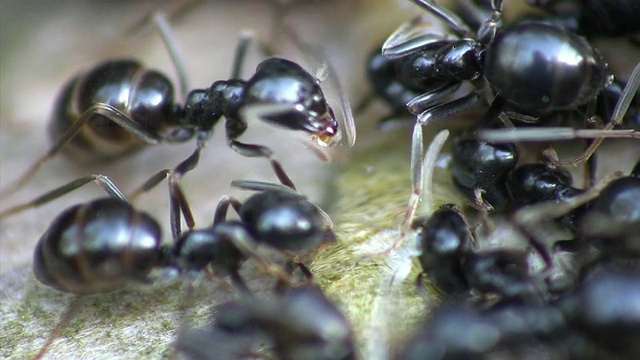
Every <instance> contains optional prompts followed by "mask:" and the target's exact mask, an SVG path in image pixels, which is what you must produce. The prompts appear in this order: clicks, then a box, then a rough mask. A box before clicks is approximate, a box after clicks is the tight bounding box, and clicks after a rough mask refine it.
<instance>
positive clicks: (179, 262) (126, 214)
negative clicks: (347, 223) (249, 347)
mask: <svg viewBox="0 0 640 360" xmlns="http://www.w3.org/2000/svg"><path fill="white" fill-rule="evenodd" d="M91 181H94V182H96V183H97V184H98V185H100V186H101V187H102V188H103V189H104V190H105V191H106V192H107V193H108V194H109V195H111V196H110V197H108V198H101V199H97V200H93V201H90V202H87V203H84V204H80V205H76V206H73V207H71V208H69V209H67V210H65V211H64V212H62V213H61V214H60V215H59V216H58V217H57V218H56V219H54V220H53V222H52V224H51V225H50V226H49V228H48V230H47V231H46V232H45V233H44V235H43V236H42V237H41V238H40V240H39V241H38V244H37V245H36V248H35V251H34V263H33V271H34V274H35V276H36V279H38V281H40V282H41V283H42V284H44V285H46V286H49V287H52V288H54V289H56V290H59V291H64V292H70V293H74V294H79V295H87V294H96V293H104V292H111V291H116V290H120V289H122V288H124V287H125V286H127V285H129V284H131V283H133V282H151V281H152V279H151V277H150V274H151V271H152V270H154V269H157V268H177V269H178V270H180V271H184V272H187V273H194V272H195V273H201V272H202V270H206V269H211V270H213V272H214V273H218V274H222V275H227V274H228V275H229V276H230V277H231V280H232V282H233V284H234V285H235V287H236V288H237V289H238V290H239V291H241V292H242V293H243V294H249V295H250V294H251V292H250V290H249V289H248V287H247V286H246V284H245V282H244V280H243V279H242V278H241V276H240V273H239V270H240V267H241V265H242V263H243V262H244V261H245V260H246V259H247V258H255V259H257V260H259V261H260V262H261V265H262V266H263V268H264V269H265V270H266V271H268V272H270V273H271V274H273V275H275V276H276V277H278V278H279V279H280V281H288V279H287V275H286V274H285V273H284V272H283V270H281V269H279V268H277V267H275V268H274V267H273V266H271V265H270V264H269V262H267V261H266V260H264V259H263V257H262V256H261V255H259V254H258V253H257V252H256V251H255V247H256V246H257V244H260V243H264V244H266V245H267V246H268V247H271V248H274V249H277V250H282V251H294V252H300V251H303V250H310V249H312V248H315V247H317V246H318V245H319V243H320V242H322V240H324V239H327V238H331V234H332V233H331V230H330V226H331V225H330V220H328V217H327V216H326V214H325V213H324V212H323V211H322V210H320V209H319V208H318V207H317V206H315V205H314V204H312V203H311V202H309V201H308V200H307V199H306V198H305V197H304V196H302V195H300V194H298V193H297V192H295V191H294V190H293V189H292V188H290V187H287V186H285V185H278V184H269V183H261V182H252V181H241V182H235V183H234V186H238V187H242V188H246V189H253V190H258V191H259V192H258V193H256V194H254V195H252V196H251V197H249V198H248V199H247V200H246V201H245V203H244V204H242V203H240V202H239V201H238V200H236V199H234V198H230V197H224V198H223V199H222V200H221V201H220V203H219V204H218V207H217V209H216V212H215V215H214V219H213V224H212V225H211V227H208V228H204V229H197V230H193V229H192V227H193V218H192V216H191V213H190V210H189V206H188V204H187V202H186V198H185V196H184V194H182V192H181V190H180V187H179V186H176V187H175V188H173V191H174V192H173V193H172V201H175V202H178V203H179V204H178V205H177V206H174V207H172V212H175V213H177V214H172V217H174V218H179V217H180V214H179V212H180V209H182V216H184V218H185V220H186V222H187V224H189V225H190V226H189V227H190V229H189V230H187V231H185V232H183V233H181V234H180V235H179V236H176V235H175V234H179V233H180V230H179V229H174V228H173V227H174V226H175V224H174V222H173V221H172V233H173V234H174V236H173V238H174V242H173V244H170V245H161V240H162V234H161V229H160V225H159V224H158V223H157V222H156V221H155V220H154V219H153V218H152V217H150V216H149V215H147V214H146V213H144V212H141V211H138V210H136V209H135V208H134V207H133V206H132V205H130V204H129V203H128V202H127V200H126V198H125V197H124V195H122V193H121V191H120V190H119V189H118V188H117V187H116V186H115V185H114V184H113V183H112V182H111V181H110V180H109V179H108V178H107V177H105V176H102V175H91V176H87V177H84V178H80V179H77V180H75V181H72V182H70V183H69V184H66V185H63V186H61V187H59V188H57V189H54V190H52V191H50V192H48V193H46V194H44V195H42V196H40V197H39V198H37V199H35V200H33V201H31V202H29V203H28V204H27V205H25V206H23V208H28V207H33V206H39V205H42V204H44V203H47V202H49V201H52V200H54V199H56V198H57V197H59V196H62V195H64V194H66V193H68V192H70V191H72V190H74V189H77V188H79V187H81V186H83V185H85V184H87V183H89V182H91ZM229 206H232V207H233V208H234V209H235V210H236V211H237V212H238V214H239V216H240V220H238V221H234V220H227V219H226V215H227V211H228V207H229ZM300 267H301V268H302V270H303V271H305V272H306V273H307V276H308V277H309V279H311V275H310V272H309V271H308V270H307V269H306V267H305V266H304V265H301V264H300ZM73 310H74V309H73V308H70V309H69V311H68V312H67V314H66V315H64V317H63V320H62V321H61V323H60V324H59V325H58V327H57V328H56V329H55V330H54V331H53V332H52V334H51V336H50V338H49V339H48V340H47V342H46V344H45V345H44V346H43V348H42V349H41V351H40V353H39V354H38V355H37V356H36V358H39V357H41V356H42V355H43V354H44V353H45V351H46V350H47V348H48V347H49V345H50V344H51V342H52V341H53V340H54V339H55V337H56V336H57V333H58V332H59V330H60V329H61V328H62V327H64V326H65V325H66V323H67V322H68V321H70V318H71V314H72V311H73Z"/></svg>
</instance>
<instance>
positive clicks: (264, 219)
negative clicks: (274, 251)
mask: <svg viewBox="0 0 640 360" xmlns="http://www.w3.org/2000/svg"><path fill="white" fill-rule="evenodd" d="M239 214H240V218H241V219H242V221H243V222H245V223H246V224H248V230H249V232H251V233H252V235H254V236H255V237H256V239H259V241H261V242H264V243H266V244H268V245H270V246H273V247H275V248H278V249H283V250H289V251H301V250H305V249H313V248H315V247H316V246H318V245H319V244H320V243H321V242H322V241H323V240H324V239H325V236H326V233H325V231H324V229H325V220H324V217H323V216H322V214H321V213H320V211H319V210H318V209H317V207H316V206H315V205H314V204H313V203H311V202H310V201H309V200H307V198H306V197H304V196H303V195H300V194H297V193H293V192H285V191H264V192H261V193H257V194H255V195H253V196H251V197H250V198H248V199H247V200H246V201H245V202H244V204H243V206H242V207H241V208H240V211H239Z"/></svg>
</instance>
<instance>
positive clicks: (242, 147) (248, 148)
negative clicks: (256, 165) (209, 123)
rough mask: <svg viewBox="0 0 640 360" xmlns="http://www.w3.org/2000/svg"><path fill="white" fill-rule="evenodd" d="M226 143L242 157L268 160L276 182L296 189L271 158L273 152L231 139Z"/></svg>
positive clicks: (277, 162) (280, 167) (264, 147)
mask: <svg viewBox="0 0 640 360" xmlns="http://www.w3.org/2000/svg"><path fill="white" fill-rule="evenodd" d="M228 143H229V147H231V148H232V149H233V150H234V151H235V152H237V153H238V154H240V155H242V156H247V157H264V158H267V159H269V161H270V162H271V167H272V168H273V171H274V172H275V174H276V176H277V177H278V180H280V182H281V183H282V184H284V185H286V186H288V187H290V188H292V189H294V190H295V188H296V187H295V185H294V184H293V181H291V179H290V178H289V176H288V175H287V173H286V172H285V171H284V168H282V165H280V162H279V161H278V160H276V159H275V158H274V157H273V151H271V149H269V148H268V147H266V146H262V145H255V144H245V143H241V142H239V141H238V140H235V139H231V138H229V139H228Z"/></svg>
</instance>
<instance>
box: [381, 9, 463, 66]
mask: <svg viewBox="0 0 640 360" xmlns="http://www.w3.org/2000/svg"><path fill="white" fill-rule="evenodd" d="M412 1H413V3H415V4H416V5H418V6H420V7H422V8H423V9H425V10H426V11H427V12H428V13H429V15H434V16H435V17H436V18H439V19H440V20H442V21H444V23H445V24H446V25H447V26H449V27H450V28H451V29H452V30H453V31H454V32H455V33H457V35H459V36H460V37H462V38H473V36H474V33H473V31H472V30H471V29H470V28H469V27H468V26H467V24H465V22H464V21H462V19H460V17H459V16H458V15H456V14H455V13H453V12H451V11H449V10H448V9H445V8H443V7H441V6H439V5H438V4H436V3H435V2H434V1H432V0H412ZM426 15H427V14H421V15H418V16H416V17H414V18H413V19H411V20H409V21H407V22H405V23H403V24H402V25H400V27H398V28H397V29H396V30H395V31H394V32H393V33H392V34H391V35H390V36H389V37H388V38H387V40H386V41H385V42H384V44H383V45H382V55H383V56H384V57H386V58H390V59H393V58H399V57H402V56H405V55H409V54H413V53H415V52H417V51H420V50H421V49H423V48H424V47H425V46H427V45H429V44H432V43H435V42H438V41H443V40H455V39H457V38H455V39H454V38H450V37H447V36H443V35H435V34H433V32H427V33H425V31H424V29H422V28H428V27H433V26H434V24H433V19H432V18H431V16H429V17H427V16H426ZM443 33H446V31H445V32H443Z"/></svg>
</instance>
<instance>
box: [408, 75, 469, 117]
mask: <svg viewBox="0 0 640 360" xmlns="http://www.w3.org/2000/svg"><path fill="white" fill-rule="evenodd" d="M460 85H462V83H461V82H459V83H456V84H453V85H451V86H448V87H447V88H445V89H442V90H441V91H436V92H430V93H429V92H428V93H424V94H422V95H418V96H416V97H415V98H413V99H411V100H410V101H409V102H408V103H407V110H409V112H410V113H412V114H413V115H418V114H420V113H421V112H423V111H425V110H426V109H428V108H431V107H433V106H434V105H435V104H438V103H441V102H442V100H444V98H446V97H447V96H449V95H451V94H453V93H454V92H456V90H458V89H459V88H460Z"/></svg>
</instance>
